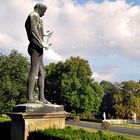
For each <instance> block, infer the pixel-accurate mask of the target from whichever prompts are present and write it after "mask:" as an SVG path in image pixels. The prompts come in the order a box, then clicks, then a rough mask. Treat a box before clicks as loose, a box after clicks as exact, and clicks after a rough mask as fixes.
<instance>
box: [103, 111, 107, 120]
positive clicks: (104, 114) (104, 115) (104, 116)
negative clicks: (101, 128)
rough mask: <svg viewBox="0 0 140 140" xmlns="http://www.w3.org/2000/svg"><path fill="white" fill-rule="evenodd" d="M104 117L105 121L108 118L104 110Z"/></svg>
mask: <svg viewBox="0 0 140 140" xmlns="http://www.w3.org/2000/svg"><path fill="white" fill-rule="evenodd" d="M103 118H104V121H105V120H106V113H105V112H103Z"/></svg>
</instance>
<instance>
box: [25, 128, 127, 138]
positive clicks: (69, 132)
mask: <svg viewBox="0 0 140 140" xmlns="http://www.w3.org/2000/svg"><path fill="white" fill-rule="evenodd" d="M28 140H128V139H127V138H126V137H124V136H121V135H110V134H104V133H103V132H102V131H98V132H96V133H95V132H89V131H85V130H84V129H73V128H71V127H66V128H65V129H55V128H49V129H45V130H43V131H41V130H38V131H34V132H31V133H30V134H29V137H28Z"/></svg>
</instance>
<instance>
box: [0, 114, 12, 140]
mask: <svg viewBox="0 0 140 140" xmlns="http://www.w3.org/2000/svg"><path fill="white" fill-rule="evenodd" d="M10 134H11V120H10V118H9V117H8V116H6V115H1V116H0V139H3V140H10V139H11V135H10Z"/></svg>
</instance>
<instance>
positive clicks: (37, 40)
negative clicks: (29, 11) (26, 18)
mask: <svg viewBox="0 0 140 140" xmlns="http://www.w3.org/2000/svg"><path fill="white" fill-rule="evenodd" d="M37 18H38V17H37V16H36V15H32V16H31V32H32V35H33V36H34V37H33V40H32V41H33V42H35V43H37V44H38V45H39V47H41V48H43V47H44V46H43V40H42V39H41V37H40V35H39V33H38V30H37V25H38V24H39V23H38V19H37Z"/></svg>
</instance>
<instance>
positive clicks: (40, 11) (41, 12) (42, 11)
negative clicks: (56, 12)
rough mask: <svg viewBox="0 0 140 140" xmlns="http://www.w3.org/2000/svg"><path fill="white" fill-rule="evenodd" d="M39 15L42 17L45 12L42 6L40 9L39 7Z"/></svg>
mask: <svg viewBox="0 0 140 140" xmlns="http://www.w3.org/2000/svg"><path fill="white" fill-rule="evenodd" d="M38 12H39V16H40V17H42V16H44V13H45V12H46V9H44V8H42V9H39V11H38Z"/></svg>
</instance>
